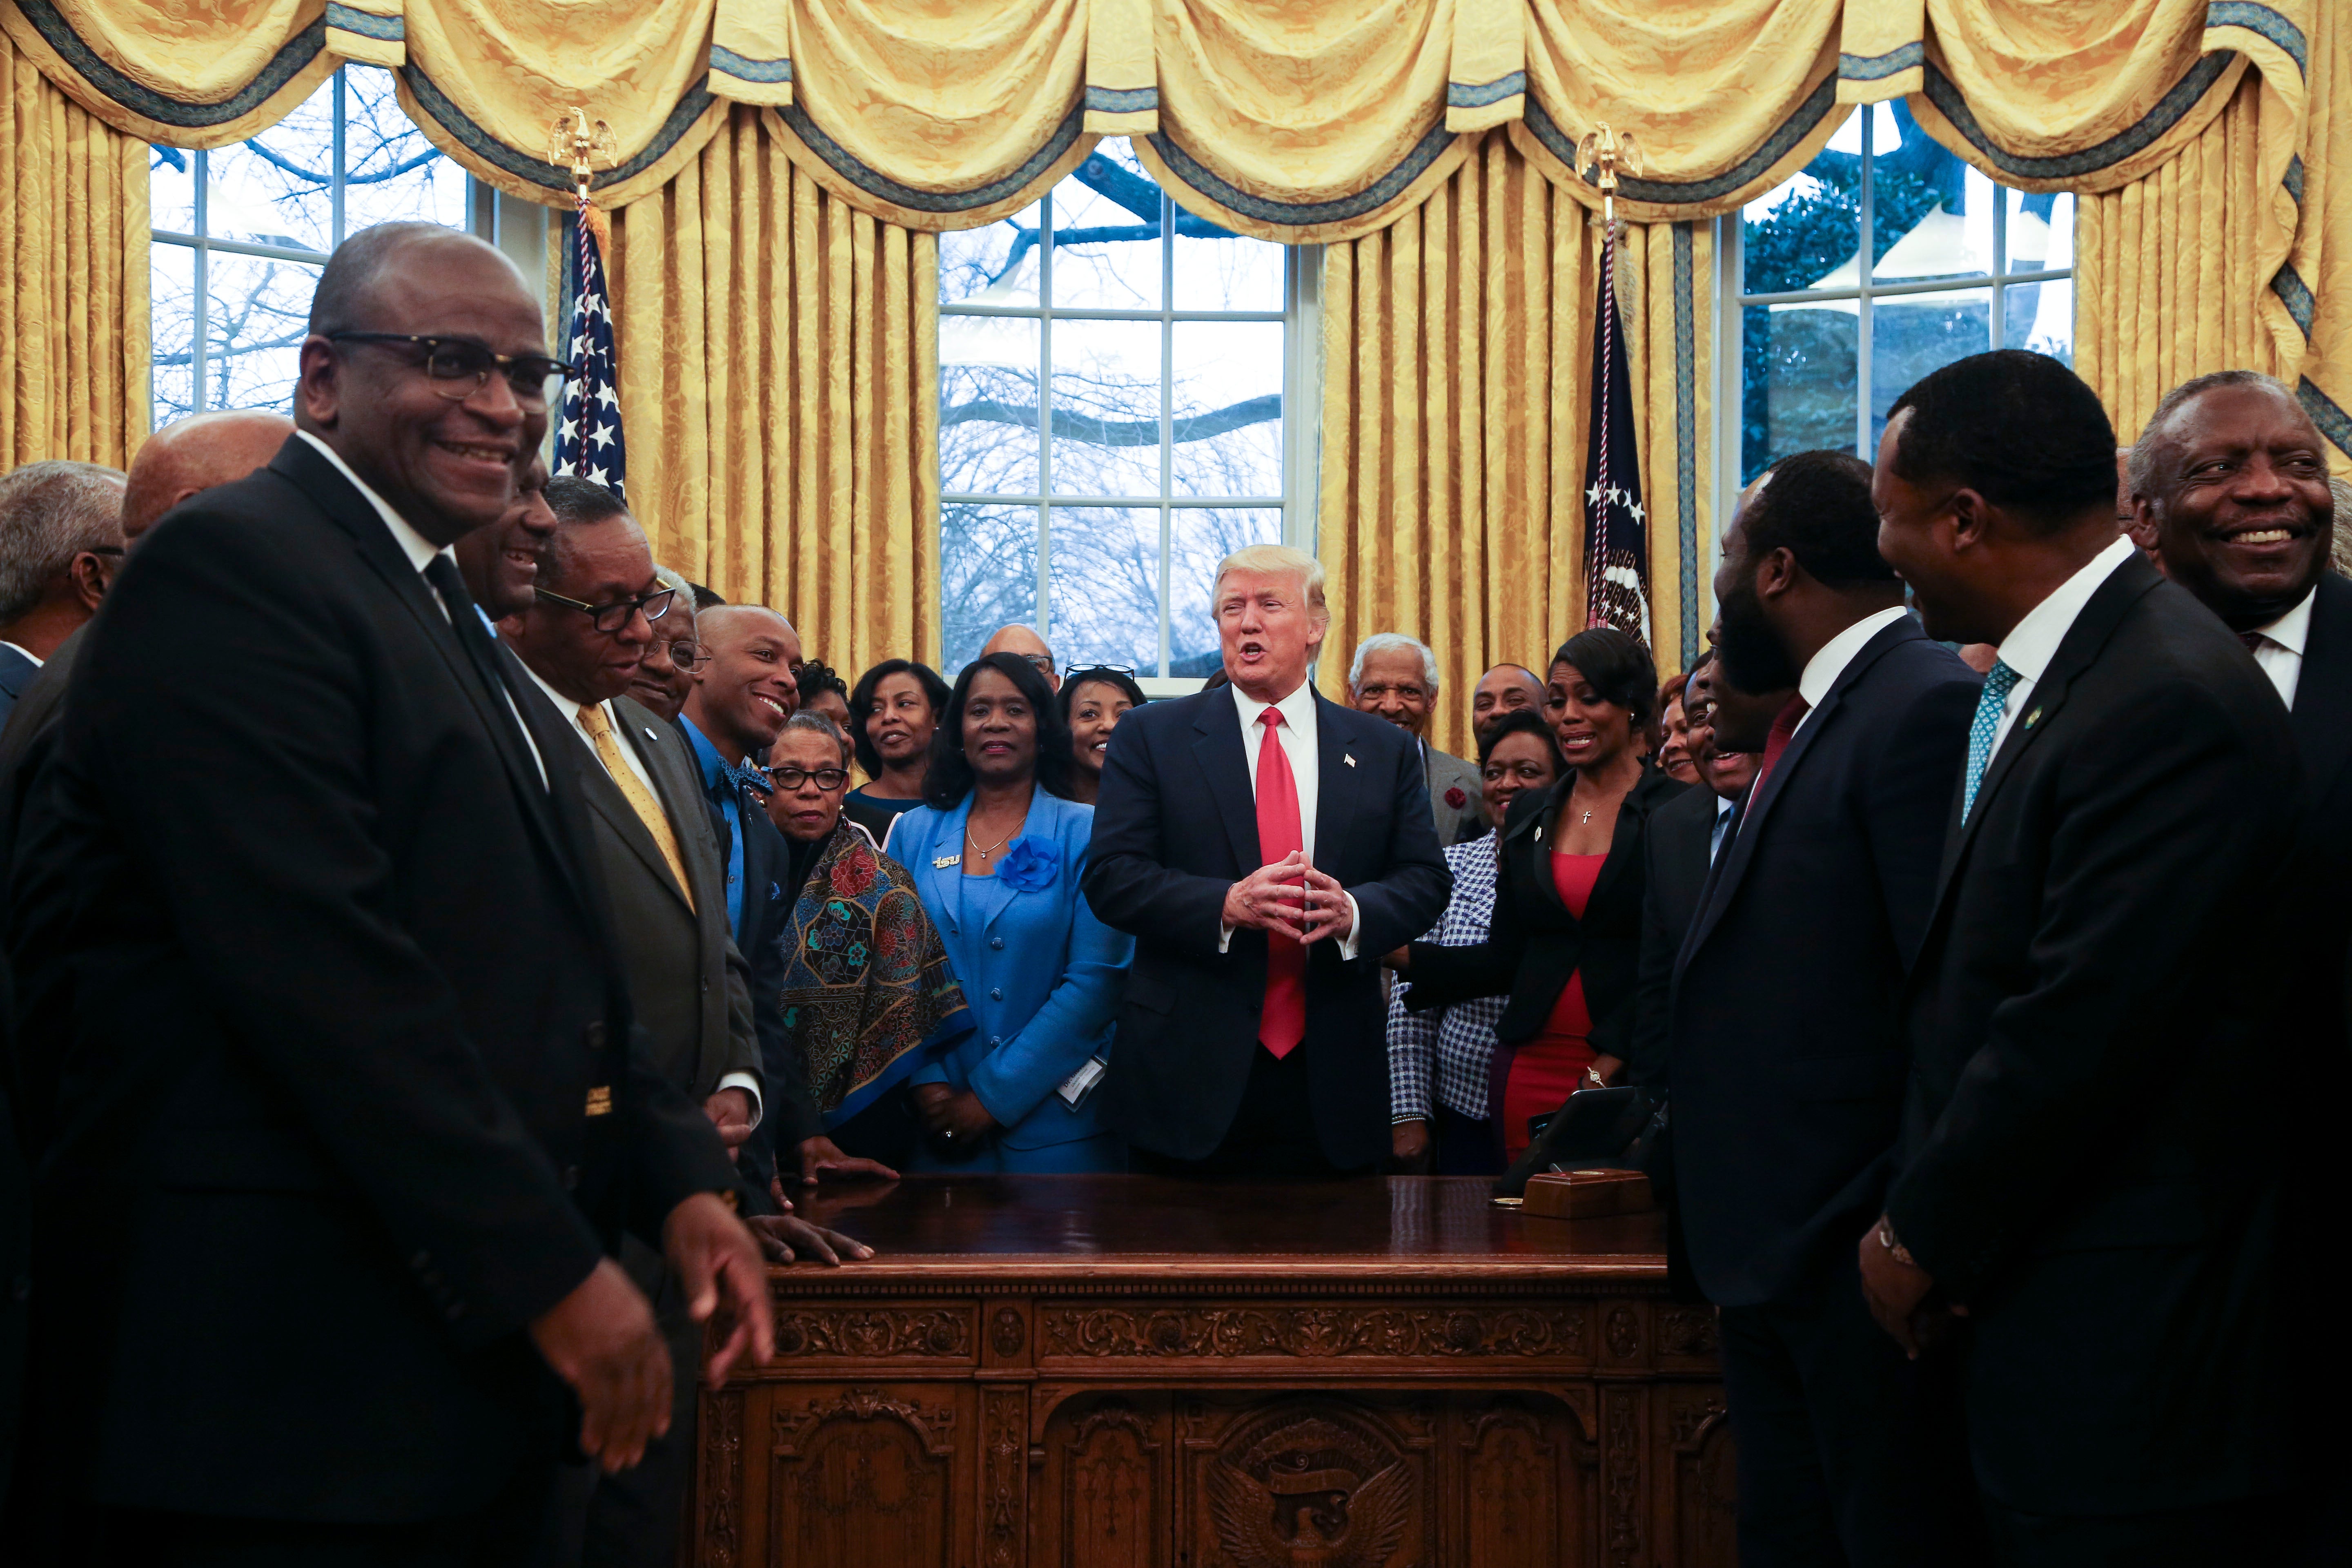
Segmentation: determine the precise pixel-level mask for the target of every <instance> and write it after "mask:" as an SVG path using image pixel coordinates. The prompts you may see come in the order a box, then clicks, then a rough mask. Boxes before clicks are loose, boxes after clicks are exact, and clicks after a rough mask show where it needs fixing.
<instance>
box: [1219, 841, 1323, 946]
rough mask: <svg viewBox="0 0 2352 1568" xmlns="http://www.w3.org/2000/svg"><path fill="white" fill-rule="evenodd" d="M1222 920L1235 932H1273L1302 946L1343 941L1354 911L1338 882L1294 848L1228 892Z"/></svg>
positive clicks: (1253, 872) (1226, 890)
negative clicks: (1339, 938) (1329, 940)
mask: <svg viewBox="0 0 2352 1568" xmlns="http://www.w3.org/2000/svg"><path fill="white" fill-rule="evenodd" d="M1222 918H1223V921H1224V922H1225V924H1226V925H1227V926H1228V927H1230V928H1232V929H1233V930H1234V931H1269V932H1278V933H1280V934H1281V935H1283V936H1286V937H1288V938H1290V939H1291V940H1292V941H1294V942H1297V943H1299V944H1300V945H1301V946H1306V945H1308V944H1311V943H1313V942H1320V941H1322V940H1323V939H1324V938H1325V937H1345V936H1346V935H1347V934H1348V928H1349V925H1350V924H1352V923H1353V921H1354V920H1355V906H1354V905H1353V904H1351V903H1350V902H1349V899H1348V890H1347V889H1345V888H1342V887H1341V886H1339V879H1338V878H1337V877H1331V876H1327V875H1325V874H1324V873H1323V872H1321V871H1318V870H1317V869H1316V868H1315V867H1314V865H1313V864H1312V863H1311V862H1310V861H1309V860H1308V859H1307V855H1306V852H1305V851H1303V850H1298V849H1294V850H1292V851H1291V852H1290V853H1289V854H1287V855H1286V856H1284V857H1283V858H1281V859H1279V860H1276V862H1274V864H1272V865H1271V866H1261V867H1259V868H1257V869H1256V870H1255V871H1252V872H1251V873H1250V874H1249V875H1248V876H1246V877H1244V878H1243V879H1241V880H1240V881H1238V882H1235V883H1234V885H1233V886H1232V887H1230V888H1227V889H1225V908H1224V913H1223V917H1222Z"/></svg>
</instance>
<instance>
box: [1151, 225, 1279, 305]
mask: <svg viewBox="0 0 2352 1568" xmlns="http://www.w3.org/2000/svg"><path fill="white" fill-rule="evenodd" d="M1282 261H1283V250H1282V247H1281V246H1278V245H1270V244H1268V243H1267V242H1265V240H1262V239H1244V238H1243V237H1240V236H1239V235H1236V234H1234V233H1231V232H1229V231H1228V230H1225V229H1222V228H1219V227H1218V226H1216V225H1215V224H1213V223H1211V222H1210V221H1209V220H1208V219H1207V218H1204V217H1197V216H1193V215H1192V214H1191V213H1188V212H1186V211H1185V210H1184V209H1183V208H1181V207H1178V208H1177V209H1176V308H1177V309H1178V310H1276V311H1278V310H1281V309H1282V288H1283V279H1282Z"/></svg>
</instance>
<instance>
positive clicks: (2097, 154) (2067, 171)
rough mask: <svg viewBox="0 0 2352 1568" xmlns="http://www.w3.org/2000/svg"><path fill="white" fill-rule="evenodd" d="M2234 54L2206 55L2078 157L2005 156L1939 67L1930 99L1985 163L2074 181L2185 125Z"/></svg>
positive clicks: (1930, 83)
mask: <svg viewBox="0 0 2352 1568" xmlns="http://www.w3.org/2000/svg"><path fill="white" fill-rule="evenodd" d="M2237 58H2238V56H2237V54H2236V52H2235V51H2234V50H2230V49H2224V50H2222V51H2221V52H2220V53H2219V54H2211V55H2207V56H2206V57H2205V58H2203V59H2201V60H2199V61H2198V62H2197V63H2196V64H2195V65H2193V66H2191V67H2190V68H2189V70H2188V71H2187V73H2186V74H2184V75H2183V76H2182V77H2181V79H2179V81H2177V82H2174V83H2173V84H2172V87H2171V89H2170V90H2168V91H2167V92H2166V93H2165V95H2164V96H2163V97H2162V98H2160V99H2158V100H2157V102H2156V107H2155V108H2154V109H2151V110H2148V111H2147V113H2146V114H2145V115H2143V116H2141V117H2140V119H2139V120H2138V121H2137V122H2136V123H2134V124H2132V125H2128V126H2126V127H2125V128H2124V129H2123V130H2121V131H2118V132H2116V133H2115V134H2114V135H2113V136H2110V137H2108V138H2107V139H2106V140H2105V141H2104V142H2100V143H2099V144H2098V145H2096V146H2095V147H2085V148H2084V149H2083V150H2082V151H2081V152H2079V153H2060V154H2059V155H2057V156H2055V157H2049V158H2028V157H2021V156H2019V155H2017V154H2015V153H2005V152H2003V151H2002V150H2001V149H2000V148H1999V147H1996V146H1994V145H1993V144H1992V142H1991V140H1990V138H1989V137H1987V136H1986V135H1985V132H1984V127H1982V126H1981V125H1979V124H1978V123H1977V117H1976V116H1975V115H1974V114H1973V113H1971V112H1970V111H1969V106H1968V103H1967V100H1964V99H1962V98H1961V96H1960V89H1959V88H1958V86H1957V85H1955V84H1954V83H1953V81H1952V79H1951V78H1950V77H1948V76H1946V75H1945V74H1944V73H1943V72H1942V71H1940V70H1937V68H1935V67H1934V66H1929V67H1928V68H1927V101H1928V102H1930V103H1932V104H1934V105H1935V106H1936V108H1937V110H1940V111H1941V112H1942V114H1943V116H1944V118H1945V119H1947V120H1948V121H1951V122H1952V129H1954V130H1955V131H1958V132H1959V133H1960V134H1961V135H1962V136H1963V137H1965V138H1967V140H1968V143H1969V146H1971V147H1974V148H1975V149H1976V150H1977V151H1978V152H1979V153H1982V154H1983V155H1984V159H1985V162H1987V163H1990V164H1991V165H1992V166H1993V167H1994V168H1996V169H1998V170H2000V172H2001V173H2002V174H2013V175H2015V176H2017V177H2018V178H2020V179H2026V180H2072V179H2077V178H2080V177H2081V176H2082V175H2084V174H2095V173H2096V172H2097V171H2099V170H2101V169H2105V168H2110V167H2112V166H2114V165H2115V164H2117V163H2122V162H2123V161H2124V160H2125V159H2126V158H2128V157H2131V156H2132V155H2133V154H2135V153H2141V152H2144V151H2146V150H2147V148H2149V147H2151V146H2153V145H2155V143H2156V142H2157V141H2158V138H2160V137H2162V136H2163V135H2164V134H2165V133H2166V132H2168V131H2170V130H2171V129H2172V128H2173V127H2174V126H2175V125H2178V124H2179V123H2180V121H2181V119H2182V117H2184V116H2185V115H2187V114H2188V112H2189V110H2192V109H2194V108H2196V107H2197V105H2198V104H2199V103H2200V102H2201V101H2203V100H2204V97H2205V95H2206V94H2207V93H2208V92H2210V91H2211V90H2212V89H2213V84H2214V83H2215V82H2216V81H2218V80H2220V79H2221V74H2222V73H2223V72H2224V71H2226V70H2228V69H2229V68H2230V67H2231V65H2233V64H2235V63H2236V61H2237Z"/></svg>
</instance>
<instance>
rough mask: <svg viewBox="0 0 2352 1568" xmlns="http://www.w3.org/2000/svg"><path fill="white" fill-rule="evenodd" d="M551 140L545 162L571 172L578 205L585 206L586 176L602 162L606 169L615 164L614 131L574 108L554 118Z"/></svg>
mask: <svg viewBox="0 0 2352 1568" xmlns="http://www.w3.org/2000/svg"><path fill="white" fill-rule="evenodd" d="M553 136H554V140H553V141H552V142H551V143H550V144H549V148H548V153H547V161H548V162H549V163H554V164H556V165H558V166H559V167H565V168H569V169H570V170H571V171H572V184H573V185H575V186H576V187H577V188H578V190H579V195H580V205H581V208H582V210H583V211H584V210H586V208H587V205H588V177H589V176H590V175H591V174H594V173H595V171H596V165H597V164H598V163H603V164H604V166H605V167H606V168H610V167H612V165H613V164H614V163H615V162H617V161H618V157H619V154H618V152H617V151H616V143H615V142H614V139H613V128H612V127H611V126H609V125H607V124H605V123H604V121H601V120H594V121H592V120H590V119H589V118H588V111H587V110H585V109H583V108H581V107H579V106H578V105H574V106H573V107H572V110H570V111H569V112H567V113H563V114H559V115H557V116H556V117H555V124H554V127H553Z"/></svg>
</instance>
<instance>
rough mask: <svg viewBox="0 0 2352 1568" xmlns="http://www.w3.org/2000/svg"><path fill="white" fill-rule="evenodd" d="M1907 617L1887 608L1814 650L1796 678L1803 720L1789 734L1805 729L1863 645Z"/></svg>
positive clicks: (1899, 607)
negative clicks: (1802, 701) (1807, 722)
mask: <svg viewBox="0 0 2352 1568" xmlns="http://www.w3.org/2000/svg"><path fill="white" fill-rule="evenodd" d="M1910 613H1911V612H1910V610H1908V609H1907V608H1906V607H1905V606H1903V605H1890V606H1888V607H1887V608H1885V609H1884V610H1881V611H1879V612H1878V613H1877V614H1875V615H1870V616H1863V617H1862V619H1860V620H1858V621H1856V622H1854V623H1853V625H1852V626H1848V627H1846V629H1845V630H1843V631H1842V632H1840V633H1838V635H1837V636H1835V637H1832V638H1830V640H1829V641H1827V642H1825V643H1823V644H1822V646H1821V647H1818V648H1816V649H1814V650H1813V657H1812V658H1809V659H1807V660H1805V673H1804V674H1803V675H1801V676H1799V677H1798V678H1797V695H1798V696H1800V697H1801V698H1803V699H1804V700H1805V713H1804V717H1803V718H1801V719H1799V720H1798V721H1797V729H1796V730H1791V731H1789V733H1790V734H1791V735H1794V734H1796V733H1797V731H1799V730H1802V729H1803V728H1804V727H1805V724H1806V721H1808V720H1810V719H1811V718H1812V716H1813V710H1815V709H1817V708H1819V707H1820V706H1821V705H1822V698H1824V697H1827V696H1828V695H1829V694H1830V688H1831V687H1832V686H1835V685H1836V684H1837V683H1838V677H1839V676H1841V675H1843V674H1844V673H1845V667H1846V666H1847V665H1849V664H1852V663H1853V656H1854V655H1856V654H1858V653H1860V652H1861V651H1862V649H1863V645H1864V643H1867V642H1868V641H1870V639H1871V638H1873V637H1876V636H1877V635H1878V634H1879V633H1880V632H1881V631H1883V630H1885V628H1886V627H1888V626H1893V625H1894V624H1895V622H1897V621H1899V620H1901V619H1902V618H1903V617H1904V616H1907V615H1909V614H1910Z"/></svg>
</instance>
